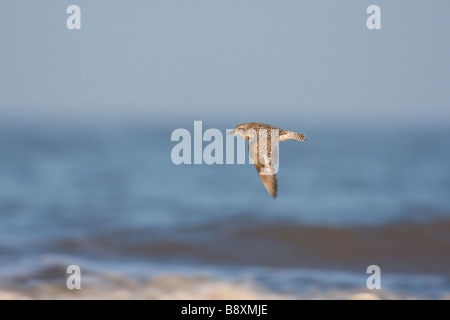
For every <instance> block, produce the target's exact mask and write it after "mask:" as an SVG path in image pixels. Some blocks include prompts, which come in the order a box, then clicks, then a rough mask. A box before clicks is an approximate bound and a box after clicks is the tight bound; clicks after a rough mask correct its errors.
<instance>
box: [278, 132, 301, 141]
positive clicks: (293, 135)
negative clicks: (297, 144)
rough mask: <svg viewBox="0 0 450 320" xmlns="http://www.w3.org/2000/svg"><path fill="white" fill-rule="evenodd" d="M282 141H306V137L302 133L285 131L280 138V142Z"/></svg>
mask: <svg viewBox="0 0 450 320" xmlns="http://www.w3.org/2000/svg"><path fill="white" fill-rule="evenodd" d="M284 140H297V141H305V140H306V136H305V135H304V134H303V133H298V132H292V131H286V133H285V134H283V135H282V136H280V141H284Z"/></svg>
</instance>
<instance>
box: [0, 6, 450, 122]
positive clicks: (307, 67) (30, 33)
mask: <svg viewBox="0 0 450 320" xmlns="http://www.w3.org/2000/svg"><path fill="white" fill-rule="evenodd" d="M71 4H76V5H79V6H80V8H81V30H75V31H70V30H68V29H67V28H66V19H67V17H68V14H66V8H67V7H68V6H69V5H71ZM371 4H377V5H379V6H380V8H381V27H382V29H381V30H374V31H371V30H368V29H367V28H366V19H367V17H368V16H369V15H368V14H367V13H366V9H367V7H368V6H369V5H371ZM449 12H450V2H449V1H438V0H436V1H406V0H397V1H361V0H346V1H332V0H327V1H324V0H321V1H297V0H295V1H294V0H284V1H273V0H270V1H269V0H246V1H238V0H227V1H225V0H216V1H211V0H188V1H186V0H185V1H181V0H178V1H174V0H165V1H161V0H157V1H137V0H130V1H125V0H120V1H119V0H117V1H106V0H96V1H81V0H72V1H50V0H40V1H31V0H29V1H20V0H19V1H12V0H5V1H1V2H0V43H1V50H0V61H1V63H2V67H1V72H0V88H1V89H0V90H1V94H0V116H1V115H5V116H6V115H15V116H19V117H21V116H23V117H25V116H26V117H34V116H36V117H39V116H43V115H44V116H46V117H67V116H81V117H113V118H114V117H116V118H121V117H136V118H149V119H150V118H153V119H155V118H158V117H161V118H163V117H172V116H177V117H181V118H182V117H185V118H189V119H196V120H201V119H203V118H214V117H235V115H236V114H240V115H242V117H245V118H246V119H248V118H252V117H253V118H255V119H258V121H260V120H262V119H264V118H267V117H273V116H276V117H279V118H285V119H292V118H296V117H302V119H306V120H308V119H311V120H314V121H324V122H330V121H334V120H335V119H350V121H354V122H370V121H388V120H391V121H398V122H405V121H406V122H408V121H411V122H426V123H429V124H430V123H431V124H434V123H437V122H439V123H449V122H450V90H449V84H450V62H449V58H450V41H449V31H450V19H449V18H448V13H449ZM253 118H252V119H253Z"/></svg>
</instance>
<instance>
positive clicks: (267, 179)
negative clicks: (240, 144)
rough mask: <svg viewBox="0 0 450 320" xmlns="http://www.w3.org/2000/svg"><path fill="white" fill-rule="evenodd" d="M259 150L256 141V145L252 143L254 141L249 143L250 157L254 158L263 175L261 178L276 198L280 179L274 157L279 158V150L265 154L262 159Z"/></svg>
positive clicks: (258, 169) (256, 166)
mask: <svg viewBox="0 0 450 320" xmlns="http://www.w3.org/2000/svg"><path fill="white" fill-rule="evenodd" d="M258 150H259V148H258V147H257V146H256V143H254V145H252V143H250V144H249V145H248V152H249V154H250V157H251V158H252V161H253V164H254V166H255V168H256V171H258V174H259V176H260V177H261V180H262V182H263V184H264V186H265V187H266V189H267V191H268V192H269V193H270V194H271V195H272V197H273V198H274V199H275V198H276V197H277V192H278V180H277V175H276V172H277V171H276V168H275V160H274V159H277V156H278V153H277V152H278V150H276V149H274V150H272V152H271V153H269V154H267V155H263V156H262V157H261V158H262V159H260V157H259V155H258ZM261 160H262V161H261Z"/></svg>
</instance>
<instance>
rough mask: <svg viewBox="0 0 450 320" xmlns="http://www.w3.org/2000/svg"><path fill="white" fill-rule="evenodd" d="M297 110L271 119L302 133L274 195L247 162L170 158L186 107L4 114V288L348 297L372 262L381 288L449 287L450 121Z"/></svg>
mask: <svg viewBox="0 0 450 320" xmlns="http://www.w3.org/2000/svg"><path fill="white" fill-rule="evenodd" d="M242 120H243V121H238V122H239V123H240V122H245V120H246V119H242ZM298 122H299V123H300V125H299V124H295V123H294V121H290V122H281V123H279V124H276V123H273V124H274V125H279V126H280V127H283V128H286V129H290V130H294V131H301V132H305V133H306V134H307V137H308V140H307V141H305V142H303V143H300V142H295V141H288V142H283V143H281V145H280V171H279V173H278V178H279V197H278V198H277V199H276V200H273V199H272V198H271V197H270V195H269V194H268V193H267V192H266V190H265V189H264V187H263V185H262V183H261V181H260V178H259V177H258V175H257V173H256V170H255V169H254V168H253V166H252V165H249V164H241V165H238V164H235V165H206V164H202V165H178V166H177V165H174V164H173V163H172V161H171V150H172V148H173V147H174V146H175V145H176V144H177V142H172V141H171V140H170V137H171V133H172V131H173V130H174V129H176V128H180V127H182V128H186V129H188V130H189V131H190V132H191V133H192V134H193V122H192V121H185V122H179V123H173V124H171V123H156V122H155V123H144V122H136V123H125V122H124V123H115V124H107V123H100V122H99V123H97V124H96V125H94V124H93V123H90V124H89V123H76V122H75V123H72V124H64V123H63V124H61V123H60V124H57V123H53V124H52V123H50V122H45V124H44V123H34V124H31V123H26V124H25V123H20V122H14V121H12V122H3V123H2V125H1V126H0V150H1V152H0V177H1V180H0V189H1V193H0V291H1V292H4V294H6V293H8V294H13V296H14V297H32V298H44V297H68V298H71V297H74V298H83V297H85V298H89V297H100V298H102V297H103V298H234V297H242V298H262V297H266V298H267V297H268V298H280V297H290V298H292V297H293V298H299V297H301V298H318V297H322V298H328V297H331V298H340V297H348V296H349V295H350V294H352V293H355V292H366V291H367V292H368V291H369V290H368V289H367V288H366V280H367V278H368V276H369V275H368V274H366V268H367V267H368V266H369V265H378V266H380V268H381V271H382V290H377V292H375V293H376V294H378V295H380V296H383V297H387V298H389V297H394V298H400V297H401V298H442V297H447V298H448V295H449V293H450V197H449V194H450V171H449V163H450V142H449V140H448V137H449V136H450V135H449V133H450V132H449V131H448V129H447V128H444V127H436V128H431V127H428V128H420V130H418V129H417V127H414V126H410V127H408V126H406V127H405V126H400V127H396V126H386V127H385V128H380V127H378V126H366V127H357V126H354V127H352V126H340V127H339V126H335V127H333V126H326V125H322V126H321V125H306V124H303V125H302V122H301V120H300V121H298ZM234 125H235V123H217V122H216V123H214V122H208V121H205V122H204V123H203V130H206V129H208V128H210V127H214V128H218V129H220V130H221V131H222V132H223V133H225V129H229V128H232V127H234ZM207 144H209V142H204V143H203V145H204V146H205V145H207ZM71 264H76V265H79V266H80V268H81V270H82V275H83V278H82V279H83V282H82V283H83V289H82V290H80V291H79V292H73V291H70V290H68V289H67V288H66V286H65V285H66V282H65V281H66V279H67V277H68V275H67V274H66V268H67V266H68V265H71ZM5 292H6V293H5Z"/></svg>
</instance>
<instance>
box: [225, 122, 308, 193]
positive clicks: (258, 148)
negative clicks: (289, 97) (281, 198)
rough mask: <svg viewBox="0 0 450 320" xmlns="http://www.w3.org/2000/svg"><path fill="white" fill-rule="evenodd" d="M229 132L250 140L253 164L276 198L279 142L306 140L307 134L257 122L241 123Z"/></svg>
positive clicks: (249, 145)
mask: <svg viewBox="0 0 450 320" xmlns="http://www.w3.org/2000/svg"><path fill="white" fill-rule="evenodd" d="M227 134H237V135H239V136H241V137H242V138H244V139H245V140H247V141H249V144H248V152H249V154H250V157H251V158H252V161H253V164H254V165H255V168H256V170H257V171H258V173H259V176H260V177H261V180H262V182H263V184H264V186H265V187H266V189H267V191H268V192H269V193H270V194H271V195H272V197H273V198H274V199H275V198H276V197H277V191H278V180H277V172H278V147H277V145H278V142H279V141H285V140H297V141H305V140H306V137H305V135H304V134H303V133H297V132H292V131H287V130H283V129H280V128H277V127H274V126H271V125H268V124H265V123H257V122H249V123H243V124H239V125H237V126H236V127H235V128H234V130H233V131H230V132H228V133H227Z"/></svg>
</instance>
